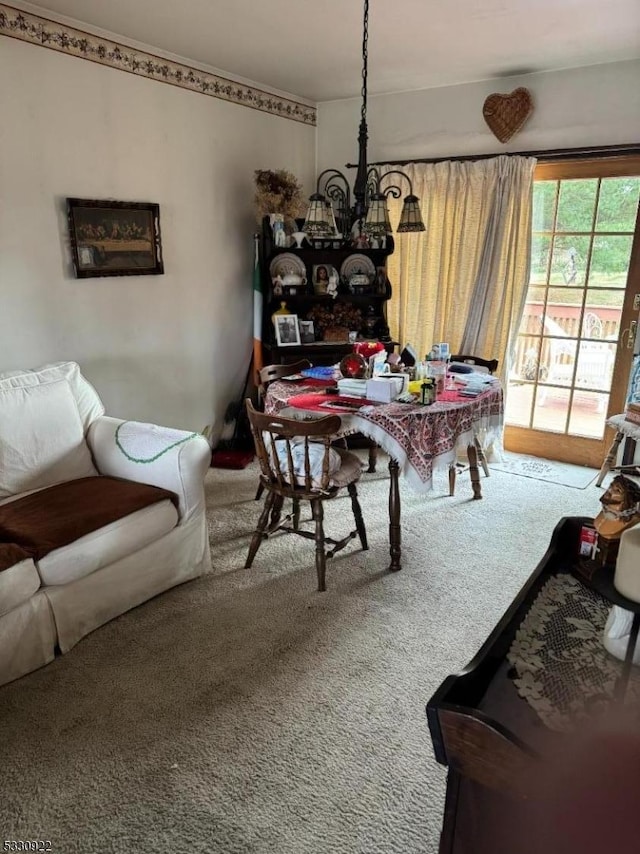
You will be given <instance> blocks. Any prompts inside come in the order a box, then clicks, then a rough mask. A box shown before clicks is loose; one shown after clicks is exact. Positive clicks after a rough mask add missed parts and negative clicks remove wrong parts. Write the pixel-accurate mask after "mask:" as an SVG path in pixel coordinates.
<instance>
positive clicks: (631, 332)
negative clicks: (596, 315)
mask: <svg viewBox="0 0 640 854" xmlns="http://www.w3.org/2000/svg"><path fill="white" fill-rule="evenodd" d="M637 329H638V321H637V320H632V321H631V323H630V324H629V325H628V326H627V328H626V329H623V330H622V332H621V333H620V343H621V345H622V346H623V347H626V348H627V350H631V349H632V348H633V345H634V343H635V340H636V331H637ZM625 339H626V341H625Z"/></svg>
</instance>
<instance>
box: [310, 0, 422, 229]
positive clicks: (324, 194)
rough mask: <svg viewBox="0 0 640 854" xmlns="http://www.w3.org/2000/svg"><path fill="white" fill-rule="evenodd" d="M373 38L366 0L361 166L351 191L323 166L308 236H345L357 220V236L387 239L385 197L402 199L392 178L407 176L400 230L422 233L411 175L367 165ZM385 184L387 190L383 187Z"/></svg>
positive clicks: (335, 171)
mask: <svg viewBox="0 0 640 854" xmlns="http://www.w3.org/2000/svg"><path fill="white" fill-rule="evenodd" d="M368 40H369V0H364V25H363V36H362V107H361V110H360V128H359V131H358V166H357V171H356V178H355V182H354V185H353V205H352V204H351V189H350V187H349V181H348V180H347V178H346V176H345V175H344V174H343V173H342V172H340V170H338V169H325V170H324V171H323V172H321V173H320V175H319V176H318V181H317V184H316V191H315V193H314V194H313V195H312V196H311V197H310V198H309V209H308V211H307V216H306V219H305V223H304V228H303V231H305V232H306V234H307V235H308V236H309V237H310V238H312V239H313V238H334V237H338V236H339V235H340V234H341V235H342V236H343V237H344V238H347V237H349V236H350V233H351V231H352V230H353V229H354V227H355V226H356V224H357V229H358V233H359V234H364V235H366V236H367V237H373V238H379V237H384V236H385V235H387V234H389V233H390V232H391V231H392V228H391V221H390V219H389V210H388V207H387V198H388V197H389V196H392V197H393V198H394V199H399V198H400V197H401V195H402V191H401V189H400V187H399V186H398V184H397V183H390V182H389V178H390V177H391V176H398V177H399V178H403V179H404V180H405V181H406V182H407V183H408V185H409V194H408V195H407V196H405V198H404V203H403V205H402V213H401V215H400V222H399V224H398V228H397V231H398V232H408V231H424V230H425V229H424V223H423V222H422V216H421V215H420V202H419V199H418V198H417V196H414V194H413V186H412V184H411V179H410V178H409V176H408V175H407V174H406V173H405V172H402V171H401V170H400V169H392V170H390V171H389V172H385V173H384V174H383V175H381V174H380V172H379V170H378V169H377V168H376V167H375V166H368V165H367V140H368V138H369V133H368V128H367V60H368V51H367V44H368ZM381 182H384V189H383V188H382V186H381Z"/></svg>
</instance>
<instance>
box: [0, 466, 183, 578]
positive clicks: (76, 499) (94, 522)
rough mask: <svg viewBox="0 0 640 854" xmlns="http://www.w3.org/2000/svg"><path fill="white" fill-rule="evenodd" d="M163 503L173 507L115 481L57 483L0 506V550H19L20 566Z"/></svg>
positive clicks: (160, 493) (152, 491) (148, 491)
mask: <svg viewBox="0 0 640 854" xmlns="http://www.w3.org/2000/svg"><path fill="white" fill-rule="evenodd" d="M166 498H170V499H171V500H172V501H173V502H174V503H175V504H176V505H177V497H176V496H175V495H174V494H173V493H172V492H169V491H168V490H166V489H160V488H159V487H157V486H149V485H148V484H145V483H137V482H135V481H131V480H120V479H119V478H115V477H106V476H101V477H81V478H79V479H78V480H70V481H67V482H66V483H58V484H56V485H55V486H49V487H47V488H46V489H41V490H40V491H39V492H33V493H32V494H31V495H26V496H25V497H24V498H17V499H16V500H15V501H10V502H9V503H8V504H3V505H1V506H0V544H5V545H6V544H17V545H18V546H21V547H22V549H24V550H25V551H26V552H27V554H26V555H23V556H22V557H21V556H20V555H19V554H18V560H23V559H24V557H29V556H31V557H33V558H35V559H36V560H37V559H38V558H42V557H44V556H45V555H46V554H48V553H49V552H52V551H54V550H55V549H59V548H61V547H62V546H66V545H69V543H72V542H74V541H75V540H77V539H79V538H80V537H84V536H85V534H90V533H92V532H93V531H97V530H98V529H99V528H103V527H104V526H105V525H109V524H110V523H111V522H116V521H117V520H118V519H122V518H123V517H124V516H128V515H129V514H130V513H135V512H136V510H141V509H142V508H143V507H148V506H149V505H150V504H155V503H156V502H158V501H164V500H165V499H166ZM7 557H9V556H8V555H7ZM17 562H18V561H14V563H17Z"/></svg>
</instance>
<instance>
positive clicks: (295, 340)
mask: <svg viewBox="0 0 640 854" xmlns="http://www.w3.org/2000/svg"><path fill="white" fill-rule="evenodd" d="M274 319H275V322H276V341H277V342H278V346H279V347H293V346H295V345H296V344H297V345H298V346H300V343H301V342H300V329H299V327H298V315H297V314H277V315H276V316H275V318H274Z"/></svg>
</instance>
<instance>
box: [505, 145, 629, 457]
mask: <svg viewBox="0 0 640 854" xmlns="http://www.w3.org/2000/svg"><path fill="white" fill-rule="evenodd" d="M639 197H640V157H620V158H611V159H605V160H600V161H599V160H589V161H579V162H565V163H556V164H553V163H545V164H541V165H539V166H538V167H537V169H536V175H535V184H534V198H533V236H532V246H531V275H530V280H529V282H530V283H529V288H528V292H527V299H526V305H525V309H524V314H523V317H522V321H521V324H520V329H519V330H518V334H517V340H516V347H515V357H514V360H513V364H512V368H511V371H510V375H509V378H508V394H507V410H506V418H505V420H506V425H507V426H506V430H505V447H506V448H507V449H509V450H513V451H518V452H521V453H530V454H537V455H539V456H543V457H547V458H549V459H558V460H564V461H565V462H573V463H578V464H582V465H592V466H599V465H600V463H601V461H602V458H603V455H604V452H605V448H606V444H607V443H608V441H609V440H610V437H609V436H608V435H607V431H606V429H605V428H606V424H605V422H606V418H607V417H608V415H610V414H614V413H616V412H621V411H622V410H623V408H624V399H625V393H626V384H627V380H628V376H629V370H630V366H631V356H632V346H633V340H632V338H633V336H632V330H633V321H634V320H637V317H638V309H639V308H640V238H639V233H640V228H639V225H638V200H639Z"/></svg>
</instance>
